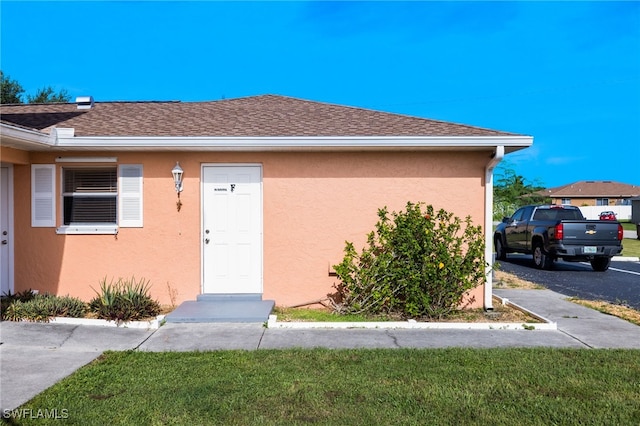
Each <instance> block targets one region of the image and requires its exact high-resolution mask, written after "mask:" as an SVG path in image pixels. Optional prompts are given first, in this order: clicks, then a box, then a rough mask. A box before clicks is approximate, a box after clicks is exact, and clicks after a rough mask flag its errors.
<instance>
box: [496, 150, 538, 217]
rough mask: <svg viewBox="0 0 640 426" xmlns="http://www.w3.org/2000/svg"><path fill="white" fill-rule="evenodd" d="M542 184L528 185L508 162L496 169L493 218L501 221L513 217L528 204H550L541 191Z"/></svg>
mask: <svg viewBox="0 0 640 426" xmlns="http://www.w3.org/2000/svg"><path fill="white" fill-rule="evenodd" d="M544 189H545V187H544V186H543V185H542V184H541V183H538V182H536V183H533V184H532V183H528V182H527V181H526V179H525V178H524V177H523V176H520V175H518V174H516V172H515V170H514V169H513V168H512V167H511V164H509V163H508V162H504V163H502V165H500V166H498V168H496V184H495V185H494V186H493V218H494V220H500V219H502V218H503V217H505V216H509V215H511V214H512V213H513V212H514V211H516V210H517V209H518V208H519V207H522V206H526V205H527V204H543V203H548V202H550V199H549V197H546V196H545V195H544V194H543V193H542V192H541V191H542V190H544Z"/></svg>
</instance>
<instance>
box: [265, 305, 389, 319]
mask: <svg viewBox="0 0 640 426" xmlns="http://www.w3.org/2000/svg"><path fill="white" fill-rule="evenodd" d="M273 314H274V315H277V316H278V321H292V320H293V321H308V322H363V321H364V322H366V321H390V320H392V319H391V318H388V317H384V316H371V315H356V314H345V315H338V314H335V313H333V312H331V311H329V310H327V309H307V308H283V307H279V306H276V307H275V308H274V310H273Z"/></svg>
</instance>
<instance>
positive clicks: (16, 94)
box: [0, 71, 24, 104]
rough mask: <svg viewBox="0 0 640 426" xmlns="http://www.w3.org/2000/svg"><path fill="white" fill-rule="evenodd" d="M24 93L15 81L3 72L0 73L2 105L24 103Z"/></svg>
mask: <svg viewBox="0 0 640 426" xmlns="http://www.w3.org/2000/svg"><path fill="white" fill-rule="evenodd" d="M23 93H24V89H23V88H22V86H21V85H20V83H18V82H17V81H15V80H11V78H9V76H6V77H5V75H4V73H3V72H2V71H0V94H1V95H2V99H0V103H2V104H21V103H22V99H21V98H22V94H23Z"/></svg>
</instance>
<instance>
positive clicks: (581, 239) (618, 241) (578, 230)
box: [493, 205, 623, 271]
mask: <svg viewBox="0 0 640 426" xmlns="http://www.w3.org/2000/svg"><path fill="white" fill-rule="evenodd" d="M622 236H623V230H622V225H620V223H619V222H617V221H609V220H585V218H584V216H582V212H581V211H580V209H579V208H578V207H574V206H558V205H544V206H524V207H521V208H519V209H518V210H517V211H516V212H515V213H514V214H513V216H511V217H509V218H507V217H505V218H504V219H503V220H502V223H500V224H499V225H498V226H497V228H496V230H495V233H494V235H493V244H494V248H495V250H496V258H497V259H500V260H505V259H506V258H507V253H526V254H532V255H533V263H534V264H535V266H536V267H537V268H539V269H551V268H552V267H553V262H554V261H556V260H557V259H563V260H566V261H568V262H590V263H591V267H592V268H593V270H594V271H606V270H607V269H608V268H609V263H611V258H612V257H613V256H615V255H617V254H619V253H620V252H622Z"/></svg>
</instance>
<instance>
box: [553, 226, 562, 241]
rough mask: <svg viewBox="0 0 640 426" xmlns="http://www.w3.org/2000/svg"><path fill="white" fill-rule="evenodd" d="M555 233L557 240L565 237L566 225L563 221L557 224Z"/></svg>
mask: <svg viewBox="0 0 640 426" xmlns="http://www.w3.org/2000/svg"><path fill="white" fill-rule="evenodd" d="M553 234H554V235H555V238H556V240H561V239H562V238H564V226H563V225H562V223H559V224H557V225H556V227H555V231H554V233H553Z"/></svg>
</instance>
